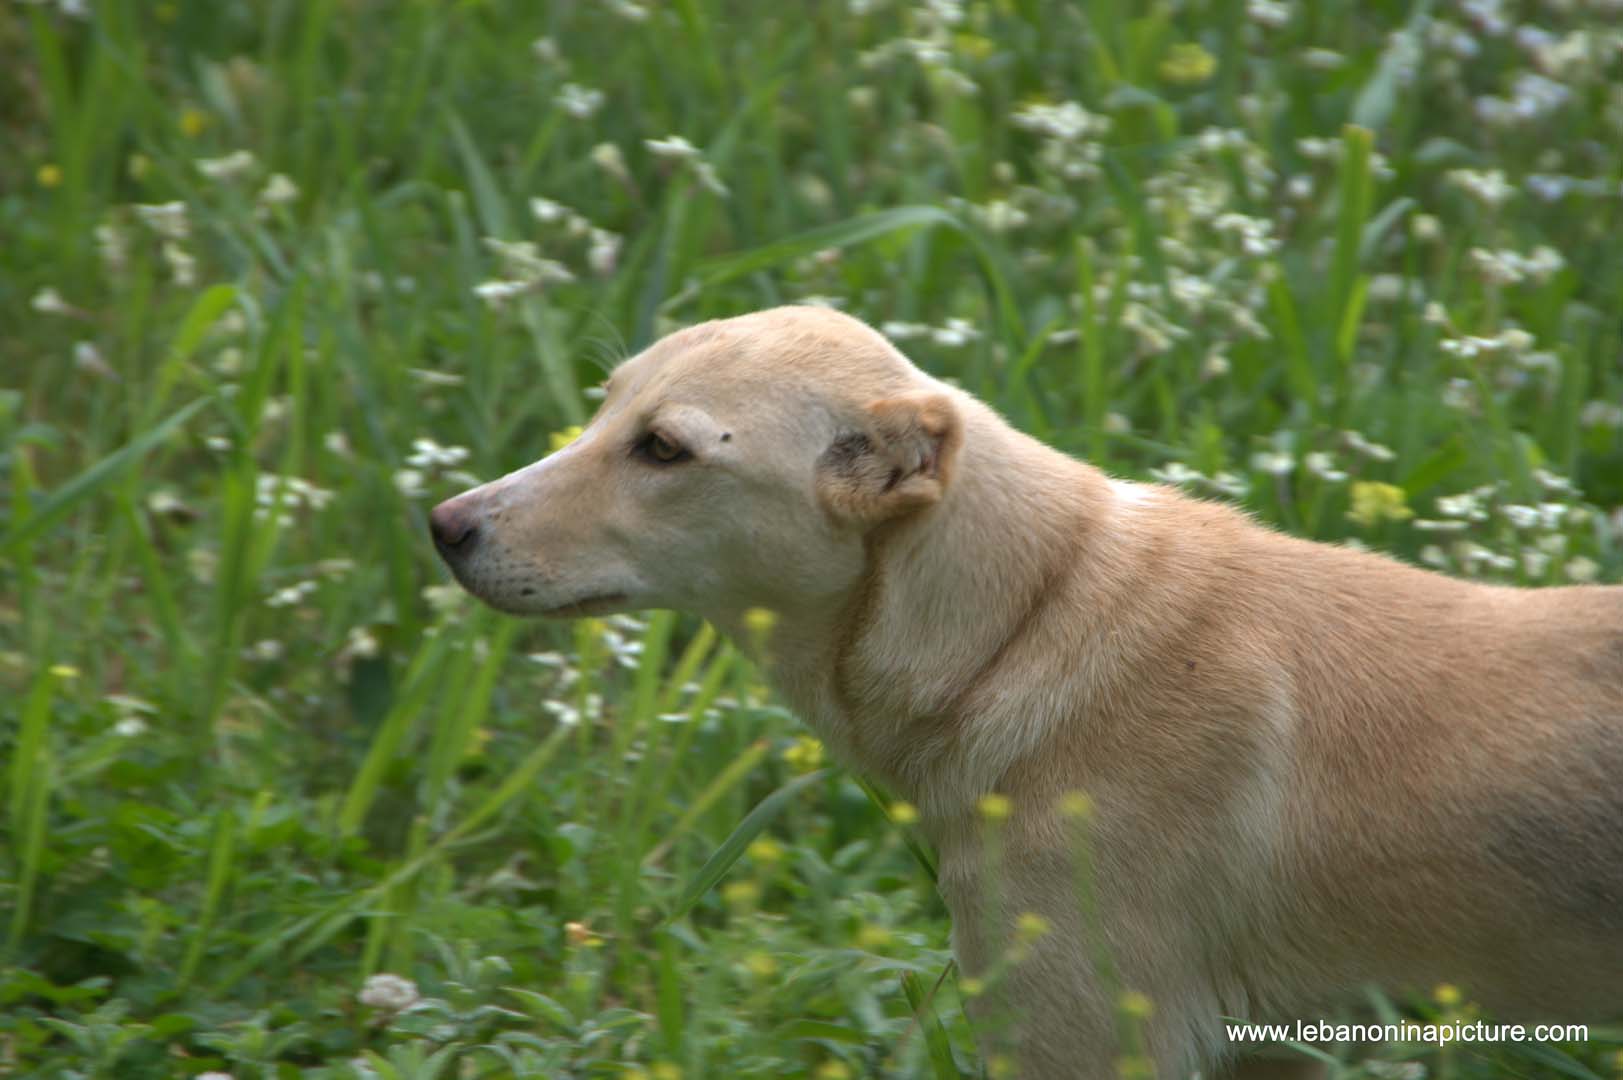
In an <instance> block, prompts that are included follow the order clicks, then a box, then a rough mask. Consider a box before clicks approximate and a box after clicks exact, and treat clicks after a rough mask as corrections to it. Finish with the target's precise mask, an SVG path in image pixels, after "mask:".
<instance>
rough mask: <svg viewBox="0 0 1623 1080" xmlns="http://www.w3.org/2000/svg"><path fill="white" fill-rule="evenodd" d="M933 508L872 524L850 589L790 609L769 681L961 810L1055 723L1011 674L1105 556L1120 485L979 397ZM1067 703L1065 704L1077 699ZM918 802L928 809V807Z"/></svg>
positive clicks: (847, 742)
mask: <svg viewBox="0 0 1623 1080" xmlns="http://www.w3.org/2000/svg"><path fill="white" fill-rule="evenodd" d="M966 412H967V415H966V417H965V422H966V438H965V440H964V445H963V448H962V450H961V451H960V458H959V460H958V462H957V463H956V468H955V469H954V478H953V481H952V483H951V484H950V485H949V487H948V490H947V492H946V494H945V496H944V497H943V499H942V500H941V502H940V503H938V504H936V505H934V506H932V507H929V508H927V509H925V510H923V511H921V512H918V513H916V514H913V515H911V516H909V517H907V518H905V519H902V520H897V521H893V522H890V523H887V524H885V525H883V526H880V527H879V528H878V529H876V530H875V531H874V532H872V533H871V534H869V536H868V537H867V538H866V540H865V552H866V567H865V570H864V573H863V575H862V579H861V581H860V582H859V584H858V585H857V586H856V588H855V589H853V590H852V592H851V593H850V595H848V596H846V597H845V598H843V600H842V602H841V603H839V604H838V605H836V606H835V607H833V608H831V609H830V610H827V611H825V612H823V613H821V614H820V615H818V616H813V617H810V618H802V619H793V618H791V619H787V620H785V621H786V623H787V625H785V626H784V627H783V628H782V632H780V633H776V634H775V635H774V640H773V649H772V653H773V655H772V659H771V665H772V671H773V677H774V681H775V682H776V683H777V684H778V685H779V687H780V688H781V689H782V690H783V692H784V693H785V695H786V696H787V697H788V698H789V700H790V703H791V704H792V705H794V706H795V707H796V708H797V710H798V711H799V712H800V713H801V715H802V716H803V717H804V718H805V719H806V720H807V721H808V722H809V723H810V724H811V725H812V726H813V727H814V728H815V729H817V730H818V732H819V734H821V735H822V736H823V737H824V738H825V739H826V740H827V741H828V742H829V744H830V745H831V747H832V748H833V749H834V750H835V752H836V753H837V754H838V755H840V756H841V757H842V758H844V759H845V760H846V761H848V762H849V763H850V764H851V765H852V766H853V767H854V768H856V769H858V770H859V771H861V772H863V773H865V774H868V775H871V776H875V777H877V778H879V779H880V780H882V781H883V782H884V783H886V784H887V785H889V786H890V787H892V788H893V789H894V790H895V791H896V793H897V794H898V795H900V796H901V797H903V798H906V799H909V800H911V801H914V802H915V803H918V804H919V805H920V809H921V810H923V811H924V812H925V813H926V815H927V816H932V817H933V816H941V815H951V814H957V813H959V812H961V811H963V810H964V809H965V808H966V807H968V806H972V805H973V803H974V800H975V799H977V798H978V797H979V796H981V795H983V794H985V793H987V792H988V791H992V790H994V789H996V787H997V785H998V783H999V781H1000V779H1001V778H1002V777H1003V776H1004V774H1005V773H1006V772H1007V770H1008V769H1009V768H1010V767H1012V766H1013V765H1015V764H1016V763H1017V761H1019V760H1020V759H1021V758H1023V757H1026V756H1029V755H1031V754H1035V753H1039V752H1040V751H1041V749H1042V747H1043V745H1044V744H1045V743H1046V742H1047V741H1048V738H1049V736H1050V735H1051V733H1052V732H1053V730H1054V727H1055V725H1056V724H1057V723H1058V722H1059V721H1061V720H1062V719H1063V718H1064V714H1063V713H1062V712H1061V711H1060V705H1059V703H1058V702H1056V701H1055V700H1053V698H1052V695H1048V696H1046V697H1045V696H1044V695H1043V693H1042V691H1041V689H1040V687H1039V686H1038V685H1036V684H1035V683H1033V682H1032V681H1031V680H1028V679H1023V678H1020V677H1019V676H1018V675H1016V674H1014V671H1015V670H1017V668H1018V667H1020V666H1022V665H1021V656H1022V655H1024V654H1025V653H1027V652H1029V651H1030V650H1032V649H1034V648H1047V647H1054V648H1057V647H1060V646H1063V645H1067V644H1070V645H1074V644H1075V643H1074V642H1064V643H1061V642H1048V643H1046V644H1045V642H1046V638H1048V637H1051V636H1052V635H1053V634H1054V632H1055V631H1054V629H1053V620H1045V619H1044V618H1043V613H1044V611H1045V610H1046V609H1047V606H1048V605H1049V603H1050V602H1051V601H1052V600H1053V598H1054V597H1056V596H1058V595H1060V594H1061V592H1062V591H1064V590H1066V589H1070V588H1073V587H1076V585H1077V581H1076V579H1077V578H1078V577H1079V576H1081V577H1097V578H1099V580H1096V581H1093V582H1091V583H1090V584H1089V585H1088V586H1087V587H1088V588H1090V590H1091V589H1096V588H1098V587H1100V584H1099V582H1100V581H1108V580H1110V579H1112V578H1113V577H1114V575H1111V574H1108V573H1105V574H1103V575H1098V574H1096V571H1097V570H1099V569H1101V568H1108V566H1109V565H1110V564H1111V562H1112V561H1113V556H1112V548H1113V547H1114V546H1115V545H1117V535H1118V531H1117V530H1115V529H1113V528H1111V522H1112V515H1114V514H1115V513H1116V512H1117V510H1118V503H1119V502H1120V501H1121V500H1120V499H1119V497H1118V492H1119V487H1118V486H1117V485H1115V484H1114V482H1113V481H1111V480H1110V479H1109V478H1107V477H1105V476H1104V475H1103V474H1102V473H1100V472H1098V471H1097V470H1095V469H1093V468H1092V467H1090V466H1088V465H1085V464H1083V463H1082V462H1079V461H1076V460H1074V459H1072V458H1069V457H1066V456H1064V455H1062V454H1059V453H1057V452H1055V451H1053V450H1051V449H1049V448H1048V447H1046V446H1043V445H1042V444H1041V443H1038V442H1036V441H1035V440H1033V439H1030V438H1028V437H1026V436H1024V435H1022V434H1020V433H1018V432H1016V431H1014V430H1013V429H1012V428H1010V427H1008V426H1007V425H1006V424H1005V423H1004V422H1003V421H1002V420H1001V419H1000V418H998V417H997V416H996V414H994V413H992V412H991V411H990V410H988V409H984V408H983V407H980V406H978V405H975V404H973V403H971V404H969V405H968V407H967V408H966ZM1074 706H1075V700H1074V699H1073V701H1072V702H1071V703H1070V705H1069V707H1070V708H1074ZM926 803H929V804H932V805H928V806H927V805H925V804H926Z"/></svg>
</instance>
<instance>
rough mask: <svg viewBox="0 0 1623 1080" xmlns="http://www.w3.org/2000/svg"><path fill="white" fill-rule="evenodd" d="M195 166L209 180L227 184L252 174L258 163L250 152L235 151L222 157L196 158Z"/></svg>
mask: <svg viewBox="0 0 1623 1080" xmlns="http://www.w3.org/2000/svg"><path fill="white" fill-rule="evenodd" d="M196 165H197V171H198V172H200V173H202V174H203V175H204V176H206V177H208V178H209V179H210V180H214V181H217V182H219V183H229V182H231V181H233V180H241V179H242V178H243V177H245V176H247V175H248V174H249V173H251V172H253V171H254V169H256V168H257V167H258V165H259V161H258V159H256V158H255V157H254V155H253V153H252V152H250V151H248V150H237V151H234V152H233V153H230V154H226V155H225V156H224V157H217V158H198V159H197V161H196Z"/></svg>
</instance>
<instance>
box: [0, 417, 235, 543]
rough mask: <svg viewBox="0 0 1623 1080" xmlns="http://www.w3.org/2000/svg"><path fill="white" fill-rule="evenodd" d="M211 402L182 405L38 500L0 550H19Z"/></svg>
mask: <svg viewBox="0 0 1623 1080" xmlns="http://www.w3.org/2000/svg"><path fill="white" fill-rule="evenodd" d="M210 401H211V399H209V398H198V399H197V400H196V401H193V402H191V403H190V404H189V405H185V406H183V407H182V408H180V409H179V410H177V411H176V412H174V413H173V414H171V415H170V416H169V417H168V418H167V419H166V420H164V421H163V422H162V423H159V424H157V425H156V426H154V427H152V428H149V429H148V430H146V431H145V432H143V433H142V434H140V435H138V436H136V437H135V438H133V439H131V440H130V441H129V442H127V443H125V444H124V445H123V446H121V447H119V448H118V449H117V450H115V451H113V452H112V453H111V454H108V455H107V456H106V457H104V458H102V459H101V460H100V461H98V462H96V463H95V464H94V465H92V466H90V467H89V468H88V469H85V470H84V471H83V472H81V473H79V475H77V476H75V477H74V478H73V479H71V480H69V481H67V482H66V483H64V484H63V485H62V486H61V487H59V488H57V489H56V490H54V491H52V492H51V493H50V494H49V495H47V496H45V497H44V498H42V499H39V500H38V501H37V502H36V503H35V504H34V506H33V508H32V510H31V512H30V513H29V515H28V517H27V518H25V519H24V520H22V521H20V522H18V523H17V524H15V525H13V526H12V528H11V529H10V530H9V531H8V532H7V533H6V534H5V536H4V537H0V551H4V552H6V553H7V554H10V553H12V552H14V551H16V550H17V549H18V547H19V546H20V545H22V544H23V543H25V542H27V541H28V540H30V539H32V538H33V537H35V536H38V535H39V534H40V533H41V532H43V531H45V529H46V528H48V527H49V526H51V525H53V524H55V523H56V522H57V521H59V520H61V519H62V518H63V517H64V516H65V515H66V514H67V513H68V512H69V511H71V510H72V509H73V508H74V507H76V506H78V505H79V504H80V503H82V502H84V501H85V500H86V499H88V498H90V497H91V496H92V495H94V494H96V493H97V492H98V491H100V490H102V489H103V488H104V487H106V486H108V485H109V484H111V483H112V482H113V480H115V479H116V478H117V477H118V476H119V474H120V473H122V472H123V471H124V470H125V469H128V468H129V467H130V466H132V465H134V464H135V463H136V462H138V461H140V460H141V459H142V458H143V457H145V456H146V455H147V454H150V453H151V452H152V451H153V450H154V449H156V448H157V447H159V446H161V445H163V443H164V441H165V440H166V439H168V438H169V436H171V435H173V434H174V433H175V432H176V431H177V430H179V429H180V428H181V427H182V426H184V425H185V423H186V421H188V420H190V419H191V418H192V417H194V416H196V415H197V414H198V413H199V412H201V411H202V409H203V407H204V406H205V405H208V404H209V403H210Z"/></svg>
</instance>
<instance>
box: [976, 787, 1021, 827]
mask: <svg viewBox="0 0 1623 1080" xmlns="http://www.w3.org/2000/svg"><path fill="white" fill-rule="evenodd" d="M979 805H980V811H981V817H983V818H985V819H986V820H987V821H1006V820H1008V817H1009V811H1010V810H1011V809H1013V807H1012V806H1011V805H1010V803H1009V797H1008V796H1007V795H999V794H998V793H997V792H995V791H994V792H992V793H991V794H990V795H982V796H981V801H980V804H979Z"/></svg>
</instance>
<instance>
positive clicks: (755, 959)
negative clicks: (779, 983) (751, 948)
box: [744, 952, 778, 979]
mask: <svg viewBox="0 0 1623 1080" xmlns="http://www.w3.org/2000/svg"><path fill="white" fill-rule="evenodd" d="M744 967H745V969H746V970H748V971H749V973H750V974H751V975H754V976H755V977H756V978H757V979H770V978H771V977H772V976H774V975H776V974H777V973H778V962H777V961H776V960H774V959H772V957H771V956H770V955H769V954H767V953H764V952H752V953H750V954H749V955H748V956H746V957H744Z"/></svg>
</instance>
